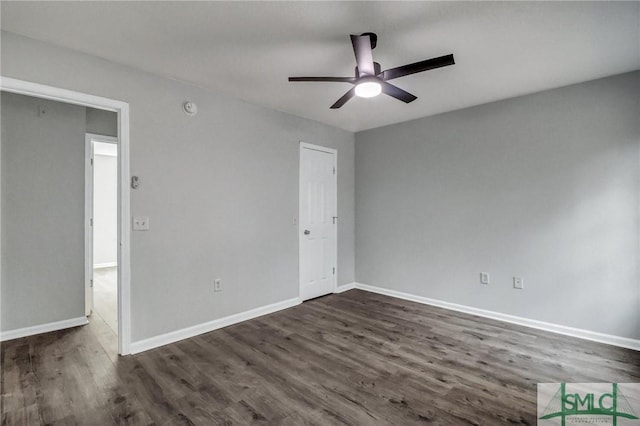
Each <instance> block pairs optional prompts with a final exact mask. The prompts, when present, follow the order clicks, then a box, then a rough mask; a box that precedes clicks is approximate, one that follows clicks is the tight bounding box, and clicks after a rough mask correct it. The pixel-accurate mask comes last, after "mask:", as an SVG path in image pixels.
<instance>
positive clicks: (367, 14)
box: [2, 1, 640, 131]
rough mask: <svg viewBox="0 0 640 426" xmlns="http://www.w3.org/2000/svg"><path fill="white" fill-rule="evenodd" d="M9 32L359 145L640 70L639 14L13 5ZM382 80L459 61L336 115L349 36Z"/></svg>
mask: <svg viewBox="0 0 640 426" xmlns="http://www.w3.org/2000/svg"><path fill="white" fill-rule="evenodd" d="M2 28H3V29H4V30H7V31H11V32H15V33H18V34H23V35H26V36H28V37H32V38H36V39H40V40H45V41H49V42H51V43H54V44H58V45H62V46H65V47H69V48H72V49H77V50H80V51H83V52H86V53H90V54H93V55H96V56H100V57H103V58H106V59H110V60H112V61H115V62H120V63H123V64H127V65H131V66H133V67H136V68H140V69H144V70H147V71H150V72H153V73H156V74H160V75H164V76H169V77H172V78H177V79H179V80H183V81H188V82H191V83H194V84H196V85H198V86H201V87H205V88H210V89H213V90H215V91H219V92H223V93H226V94H229V95H231V96H234V97H237V98H240V99H244V100H246V101H249V102H252V103H255V104H259V105H264V106H267V107H270V108H274V109H277V110H280V111H285V112H288V113H291V114H295V115H299V116H302V117H307V118H311V119H313V120H317V121H320V122H324V123H327V124H330V125H333V126H336V127H340V128H343V129H347V130H351V131H359V130H364V129H369V128H374V127H379V126H383V125H386V124H391V123H397V122H401V121H406V120H410V119H414V118H419V117H424V116H427V115H433V114H437V113H441V112H445V111H451V110H455V109H460V108H464V107H468V106H472V105H478V104H482V103H486V102H491V101H495V100H499V99H504V98H509V97H513V96H517V95H522V94H526V93H531V92H537V91H540V90H545V89H550V88H554V87H559V86H564V85H568V84H572V83H578V82H582V81H587V80H591V79H595V78H600V77H604V76H608V75H613V74H619V73H623V72H627V71H632V70H637V69H640V2H620V3H618V2H585V3H582V2H393V1H392V2H56V1H48V2H7V1H3V2H2ZM366 31H373V32H376V33H377V34H378V46H377V48H376V49H375V50H374V51H373V54H374V59H375V60H376V61H377V62H380V63H381V65H382V68H383V69H386V68H392V67H396V66H399V65H404V64H406V63H411V62H416V61H419V60H423V59H427V58H431V57H436V56H441V55H445V54H449V53H453V54H454V55H455V59H456V65H454V66H451V67H446V68H440V69H437V70H433V71H428V72H424V73H420V74H415V75H412V76H408V77H404V78H401V79H398V80H395V81H394V84H396V85H398V86H399V87H401V88H403V89H405V90H407V91H409V92H411V93H413V94H415V95H416V96H418V99H417V100H416V101H414V102H413V103H411V104H404V103H402V102H400V101H397V100H395V99H392V98H389V97H387V96H379V97H377V98H373V99H360V98H354V99H352V100H351V101H349V102H348V103H347V104H346V105H345V106H344V107H342V108H341V109H338V110H330V109H329V106H330V105H331V104H333V102H335V101H336V100H337V99H338V98H339V97H340V96H342V94H343V93H344V92H346V91H347V90H348V89H349V88H350V87H351V86H350V85H348V84H344V83H289V82H288V81H287V77H288V76H308V75H311V76H316V75H329V76H351V75H353V72H354V71H353V69H354V66H355V59H354V57H353V52H352V48H351V43H350V40H349V34H351V33H353V34H359V33H362V32H366Z"/></svg>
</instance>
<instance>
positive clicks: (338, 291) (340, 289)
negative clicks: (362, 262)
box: [334, 283, 356, 293]
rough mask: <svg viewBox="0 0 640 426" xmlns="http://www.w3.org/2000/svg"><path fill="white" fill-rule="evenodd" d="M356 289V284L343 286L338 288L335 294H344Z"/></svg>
mask: <svg viewBox="0 0 640 426" xmlns="http://www.w3.org/2000/svg"><path fill="white" fill-rule="evenodd" d="M354 288H356V283H349V284H343V285H340V286H338V288H336V291H334V293H343V292H345V291H349V290H353V289H354Z"/></svg>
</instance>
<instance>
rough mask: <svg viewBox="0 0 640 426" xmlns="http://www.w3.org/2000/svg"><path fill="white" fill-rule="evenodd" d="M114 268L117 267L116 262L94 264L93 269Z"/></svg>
mask: <svg viewBox="0 0 640 426" xmlns="http://www.w3.org/2000/svg"><path fill="white" fill-rule="evenodd" d="M114 266H118V262H105V263H94V264H93V269H100V268H113V267H114Z"/></svg>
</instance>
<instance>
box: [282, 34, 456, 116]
mask: <svg viewBox="0 0 640 426" xmlns="http://www.w3.org/2000/svg"><path fill="white" fill-rule="evenodd" d="M377 42H378V36H377V35H376V34H375V33H363V34H361V35H353V34H351V44H352V45H353V51H354V53H355V55H356V65H357V66H356V76H355V77H289V81H331V82H340V83H351V84H353V85H354V87H352V88H351V90H349V91H348V92H347V93H345V94H344V95H343V96H342V97H341V98H340V99H338V100H337V101H336V103H334V104H333V105H331V108H332V109H336V108H340V107H341V106H342V105H344V104H345V103H347V101H348V100H349V99H351V98H353V96H354V95H355V96H359V97H362V98H372V97H374V96H378V95H379V94H380V93H384V94H386V95H389V96H391V97H393V98H396V99H399V100H401V101H403V102H405V103H409V102H413V101H415V100H416V99H417V97H416V96H414V95H412V94H411V93H409V92H405V91H404V90H402V89H401V88H399V87H397V86H394V85H393V84H391V83H388V81H389V80H393V79H394V78H398V77H404V76H405V75H410V74H415V73H418V72H422V71H428V70H432V69H434V68H440V67H446V66H448V65H453V64H455V61H454V60H453V55H452V54H451V55H445V56H440V57H438V58H432V59H427V60H424V61H420V62H415V63H413V64H408V65H403V66H401V67H396V68H389V69H388V70H384V71H381V70H380V64H379V63H377V62H373V54H372V52H371V51H372V50H373V49H375V47H376V44H377Z"/></svg>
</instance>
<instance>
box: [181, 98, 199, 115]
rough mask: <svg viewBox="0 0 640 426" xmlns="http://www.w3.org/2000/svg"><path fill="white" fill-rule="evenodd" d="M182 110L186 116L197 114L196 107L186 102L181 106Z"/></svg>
mask: <svg viewBox="0 0 640 426" xmlns="http://www.w3.org/2000/svg"><path fill="white" fill-rule="evenodd" d="M182 109H183V110H184V113H185V114H187V115H196V114H197V112H198V106H197V105H196V104H195V103H193V102H189V101H186V102H185V103H183V104H182Z"/></svg>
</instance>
